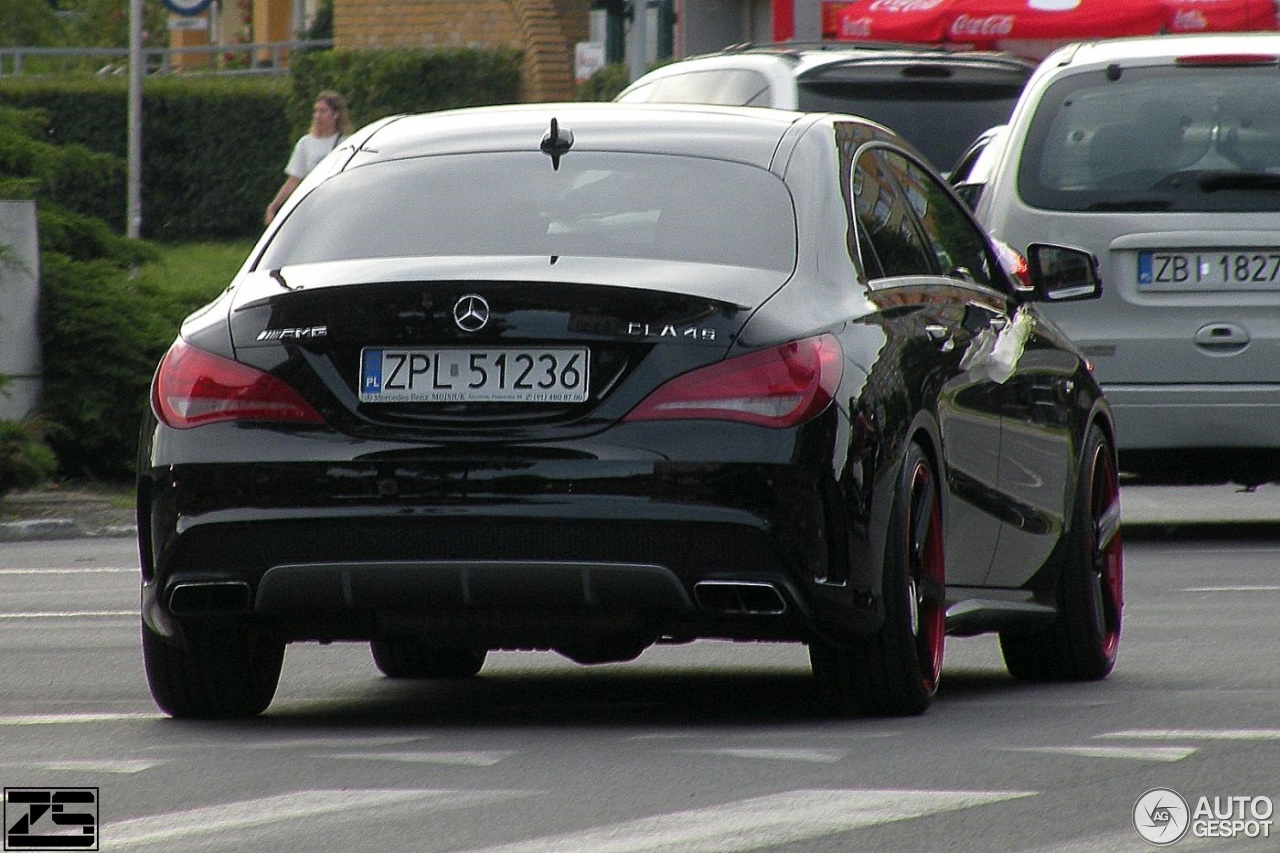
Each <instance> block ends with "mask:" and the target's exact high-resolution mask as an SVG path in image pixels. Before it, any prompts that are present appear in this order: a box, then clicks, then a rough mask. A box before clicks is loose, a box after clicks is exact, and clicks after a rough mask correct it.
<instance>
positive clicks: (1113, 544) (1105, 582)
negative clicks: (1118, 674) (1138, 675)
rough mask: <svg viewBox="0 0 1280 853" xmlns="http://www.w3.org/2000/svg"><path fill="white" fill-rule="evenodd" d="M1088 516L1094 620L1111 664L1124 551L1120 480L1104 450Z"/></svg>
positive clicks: (1116, 640)
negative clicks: (1090, 536) (1091, 555)
mask: <svg viewBox="0 0 1280 853" xmlns="http://www.w3.org/2000/svg"><path fill="white" fill-rule="evenodd" d="M1093 470H1094V476H1093V488H1092V490H1091V492H1090V507H1089V509H1090V512H1089V516H1090V519H1091V521H1092V524H1093V543H1094V545H1093V566H1092V567H1091V568H1092V575H1093V577H1092V581H1093V587H1094V590H1095V592H1094V596H1093V597H1094V618H1095V620H1096V624H1097V628H1098V632H1099V636H1100V638H1101V650H1102V654H1103V656H1104V657H1105V658H1106V659H1108V660H1111V659H1113V658H1114V657H1115V656H1116V652H1117V651H1118V650H1119V648H1120V612H1121V610H1122V609H1123V607H1124V548H1123V546H1122V545H1121V541H1120V479H1119V477H1118V476H1117V474H1116V467H1115V463H1114V462H1113V460H1112V458H1111V454H1110V453H1109V452H1108V451H1107V448H1106V447H1105V446H1100V447H1098V449H1097V451H1096V455H1095V457H1094V464H1093Z"/></svg>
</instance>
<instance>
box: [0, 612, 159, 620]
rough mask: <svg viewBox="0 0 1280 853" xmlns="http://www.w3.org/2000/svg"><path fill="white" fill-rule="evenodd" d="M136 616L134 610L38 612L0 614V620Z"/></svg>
mask: <svg viewBox="0 0 1280 853" xmlns="http://www.w3.org/2000/svg"><path fill="white" fill-rule="evenodd" d="M137 616H138V611H136V610H39V611H35V612H33V613H0V619H118V618H121V617H130V618H136V617H137Z"/></svg>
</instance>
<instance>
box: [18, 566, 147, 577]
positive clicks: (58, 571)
mask: <svg viewBox="0 0 1280 853" xmlns="http://www.w3.org/2000/svg"><path fill="white" fill-rule="evenodd" d="M138 572H139V569H138V567H137V566H83V567H81V568H74V567H72V568H48V569H41V568H24V567H21V566H19V567H16V568H8V569H0V575H101V574H110V575H118V574H125V573H128V574H131V575H133V574H138Z"/></svg>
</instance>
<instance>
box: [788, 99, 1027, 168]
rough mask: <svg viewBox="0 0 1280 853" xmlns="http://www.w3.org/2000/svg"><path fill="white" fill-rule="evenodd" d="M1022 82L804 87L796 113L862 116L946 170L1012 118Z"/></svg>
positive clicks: (937, 166)
mask: <svg viewBox="0 0 1280 853" xmlns="http://www.w3.org/2000/svg"><path fill="white" fill-rule="evenodd" d="M1021 92H1022V81H1021V80H1019V81H1017V82H1013V81H1010V82H1009V83H961V82H947V81H946V80H929V81H920V80H917V81H913V82H897V83H893V82H875V83H853V82H842V81H833V80H828V81H816V82H815V81H808V80H807V81H805V82H804V83H802V84H801V86H800V95H799V99H800V109H802V110H804V111H806V112H838V113H852V114H853V115H859V116H864V117H866V118H869V119H871V120H872V121H877V122H880V123H881V124H883V125H886V126H887V127H889V128H890V129H892V130H895V131H897V132H898V135H900V136H902V137H903V138H904V139H906V140H907V141H908V142H910V143H911V144H912V145H914V146H915V147H916V149H917V150H919V151H920V153H922V154H924V156H925V157H927V158H928V159H929V161H930V162H931V163H933V165H934V166H935V167H936V168H939V169H949V168H951V166H952V164H954V163H955V162H956V161H957V160H959V159H960V155H961V154H963V153H964V151H965V148H967V147H968V145H969V143H970V142H972V141H973V140H974V139H975V138H977V136H978V134H980V133H982V132H983V131H984V130H986V129H987V128H990V127H993V126H995V125H997V124H1004V123H1005V122H1006V121H1008V120H1009V114H1010V113H1011V112H1013V106H1014V104H1015V103H1017V100H1018V95H1019V94H1020V93H1021Z"/></svg>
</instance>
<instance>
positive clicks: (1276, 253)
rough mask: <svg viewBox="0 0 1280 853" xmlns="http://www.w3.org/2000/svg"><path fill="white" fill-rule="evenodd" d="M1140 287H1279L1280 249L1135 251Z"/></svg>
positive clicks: (1168, 288) (1233, 288)
mask: <svg viewBox="0 0 1280 853" xmlns="http://www.w3.org/2000/svg"><path fill="white" fill-rule="evenodd" d="M1138 286H1139V287H1141V288H1142V289H1144V290H1196V289H1201V288H1204V289H1208V290H1263V289H1270V288H1274V287H1280V249H1211V250H1201V251H1194V252H1154V251H1153V252H1139V253H1138Z"/></svg>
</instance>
